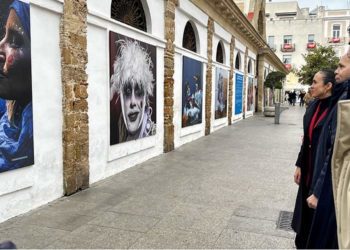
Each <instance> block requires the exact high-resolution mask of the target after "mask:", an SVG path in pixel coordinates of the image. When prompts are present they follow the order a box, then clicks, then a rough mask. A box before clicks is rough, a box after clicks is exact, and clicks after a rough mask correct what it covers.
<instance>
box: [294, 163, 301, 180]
mask: <svg viewBox="0 0 350 250" xmlns="http://www.w3.org/2000/svg"><path fill="white" fill-rule="evenodd" d="M300 176H301V170H300V167H298V166H297V167H296V169H295V172H294V182H295V183H296V184H297V185H299V183H300Z"/></svg>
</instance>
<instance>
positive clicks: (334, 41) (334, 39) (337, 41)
mask: <svg viewBox="0 0 350 250" xmlns="http://www.w3.org/2000/svg"><path fill="white" fill-rule="evenodd" d="M345 41H346V38H345V37H329V38H328V43H332V44H344V43H345Z"/></svg>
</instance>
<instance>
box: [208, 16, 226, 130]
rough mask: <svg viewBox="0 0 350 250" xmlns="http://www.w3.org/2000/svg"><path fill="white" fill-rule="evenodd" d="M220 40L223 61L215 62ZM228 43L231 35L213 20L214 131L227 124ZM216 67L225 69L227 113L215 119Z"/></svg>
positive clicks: (212, 121) (212, 111)
mask: <svg viewBox="0 0 350 250" xmlns="http://www.w3.org/2000/svg"><path fill="white" fill-rule="evenodd" d="M220 41H221V42H222V45H223V47H222V48H223V51H224V63H218V62H216V53H217V47H218V43H219V42H220ZM230 44H231V35H230V33H228V32H227V31H226V30H225V29H224V28H222V27H221V26H220V25H219V24H217V23H216V22H214V35H213V55H212V57H213V58H212V59H213V68H212V76H213V77H212V98H211V103H212V105H211V113H212V116H211V129H210V130H211V132H214V131H216V130H218V129H221V128H223V127H225V126H227V125H228V119H227V117H228V104H229V100H228V97H229V80H230V79H229V73H230ZM216 68H221V69H225V70H227V77H228V78H227V98H226V99H227V105H226V106H227V114H226V117H223V118H221V119H215V102H216V100H215V83H216Z"/></svg>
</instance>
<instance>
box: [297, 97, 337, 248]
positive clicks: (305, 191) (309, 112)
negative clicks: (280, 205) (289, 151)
mask: <svg viewBox="0 0 350 250" xmlns="http://www.w3.org/2000/svg"><path fill="white" fill-rule="evenodd" d="M329 100H330V98H327V100H323V101H322V102H323V105H324V106H328V105H329ZM319 104H320V101H319V100H314V101H312V102H311V103H310V105H309V107H308V108H307V109H306V112H305V115H304V119H303V128H304V136H303V143H302V145H301V147H300V152H299V155H298V159H297V161H296V163H295V165H296V166H298V167H300V168H301V180H300V184H299V189H298V194H297V198H296V201H295V209H294V215H293V221H292V227H293V229H294V231H295V232H296V233H297V234H304V235H303V236H301V237H303V238H304V241H305V242H304V244H306V241H307V238H308V231H309V229H308V228H309V227H310V226H311V225H307V224H308V223H306V221H310V223H309V224H311V222H312V218H306V217H309V216H312V215H310V212H309V211H306V210H310V209H309V208H308V207H307V204H306V198H307V197H308V196H310V195H311V194H312V193H310V188H309V187H307V185H306V178H305V177H306V172H307V165H308V164H309V157H310V155H309V150H310V149H311V162H312V165H314V164H313V163H314V162H315V158H316V148H317V145H318V141H319V137H320V134H321V131H322V128H323V125H324V123H325V120H326V117H325V118H324V119H322V120H321V121H320V122H319V123H318V124H317V125H316V127H315V128H314V129H313V135H312V137H313V139H312V142H311V143H310V140H309V136H308V130H309V126H310V123H311V119H312V117H313V115H314V114H315V112H316V110H317V107H318V105H319ZM314 178H317V176H315V177H314ZM302 227H304V228H302ZM306 227H308V228H306ZM298 247H301V248H303V244H301V245H300V246H298Z"/></svg>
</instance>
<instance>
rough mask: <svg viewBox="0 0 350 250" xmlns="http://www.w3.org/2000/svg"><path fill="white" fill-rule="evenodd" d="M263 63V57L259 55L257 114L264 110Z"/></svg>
mask: <svg viewBox="0 0 350 250" xmlns="http://www.w3.org/2000/svg"><path fill="white" fill-rule="evenodd" d="M264 61H265V55H264V54H260V55H258V62H257V63H258V76H257V78H258V100H256V101H257V102H258V110H257V111H258V112H262V111H263V109H264V94H265V93H264V71H265V68H264Z"/></svg>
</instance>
